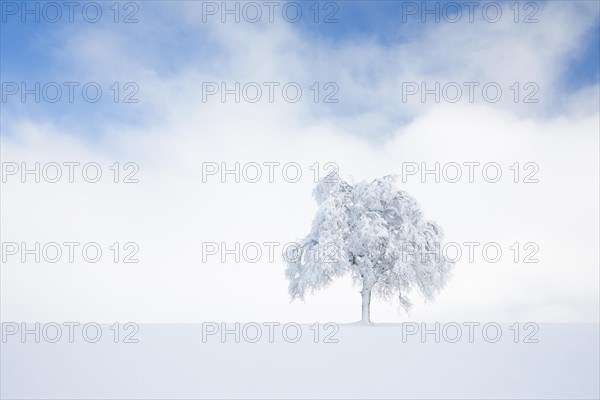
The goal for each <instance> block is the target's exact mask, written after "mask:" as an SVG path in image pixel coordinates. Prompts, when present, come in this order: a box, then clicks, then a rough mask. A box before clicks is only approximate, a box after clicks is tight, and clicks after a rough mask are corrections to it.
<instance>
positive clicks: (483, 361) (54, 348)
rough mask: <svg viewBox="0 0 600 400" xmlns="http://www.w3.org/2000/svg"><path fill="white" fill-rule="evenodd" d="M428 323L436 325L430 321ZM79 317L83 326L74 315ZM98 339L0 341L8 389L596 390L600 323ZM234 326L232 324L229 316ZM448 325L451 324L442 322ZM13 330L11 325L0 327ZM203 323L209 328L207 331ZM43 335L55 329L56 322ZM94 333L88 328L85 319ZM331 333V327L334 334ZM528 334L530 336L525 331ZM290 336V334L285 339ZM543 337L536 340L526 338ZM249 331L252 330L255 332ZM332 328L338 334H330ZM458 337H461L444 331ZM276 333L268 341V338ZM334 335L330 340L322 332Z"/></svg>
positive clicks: (339, 393)
mask: <svg viewBox="0 0 600 400" xmlns="http://www.w3.org/2000/svg"><path fill="white" fill-rule="evenodd" d="M430 327H433V325H430ZM79 328H80V327H79ZM101 328H102V334H103V335H102V337H101V339H100V340H99V341H98V342H97V343H87V342H86V341H85V340H83V336H82V335H81V332H80V331H78V330H74V335H73V338H74V343H69V342H68V331H67V329H66V328H65V330H64V331H63V337H62V338H61V339H60V340H59V341H58V342H57V343H47V342H46V343H43V342H44V340H43V336H42V338H41V342H42V343H35V338H34V335H32V334H30V335H28V336H26V343H21V339H20V337H19V336H18V334H17V335H9V336H6V337H5V338H4V339H5V340H4V342H3V343H2V345H1V348H0V349H1V379H2V381H1V397H2V398H3V399H12V398H27V399H34V398H79V399H82V398H149V399H150V398H181V399H188V398H288V397H289V398H329V397H332V398H553V399H556V398H565V399H574V398H577V399H580V398H598V397H599V383H598V376H599V375H600V371H599V338H600V337H599V326H598V325H597V324H543V325H540V326H539V332H537V333H533V332H534V330H533V328H532V327H529V328H528V329H524V327H523V325H521V326H520V327H519V337H518V338H517V342H518V343H515V328H514V327H513V329H512V330H511V328H510V326H509V324H503V325H501V329H502V336H501V337H500V338H499V339H498V341H497V342H496V343H489V342H488V341H486V339H487V340H489V341H493V340H495V336H496V332H495V330H496V329H495V327H494V326H490V327H489V328H488V330H487V335H486V336H484V334H483V331H482V326H481V325H480V326H475V327H473V331H472V333H473V334H472V335H471V338H472V340H473V343H470V340H469V329H468V327H467V326H465V325H461V330H462V336H461V337H460V338H459V339H458V340H456V339H455V338H456V332H457V331H456V329H455V328H456V326H453V325H441V327H440V343H436V342H435V335H434V334H429V335H427V336H426V337H425V339H426V340H425V343H422V341H421V335H420V334H419V332H417V333H415V334H410V333H412V331H414V330H415V329H419V331H421V327H420V326H418V325H376V326H371V327H363V326H360V325H341V326H340V327H339V328H340V329H339V331H338V332H337V333H334V327H332V326H324V325H320V326H319V329H318V331H319V336H318V338H317V343H315V327H313V329H311V327H310V325H302V326H301V329H302V333H301V337H300V338H299V340H298V341H297V342H296V343H291V341H293V340H294V339H295V337H297V334H296V329H295V326H288V328H287V332H286V333H287V336H285V335H284V333H283V330H282V326H281V325H279V326H273V327H272V329H273V330H272V333H273V335H272V338H271V339H272V340H270V338H269V326H268V325H266V324H264V323H261V324H260V325H259V328H261V331H262V336H261V337H260V338H258V339H255V338H256V332H257V330H256V328H257V326H256V325H244V324H242V325H240V328H239V333H240V343H236V342H235V335H234V334H233V333H231V334H228V335H227V336H226V337H225V343H223V342H222V340H221V336H220V334H219V332H217V333H216V334H212V335H209V334H208V333H209V332H210V331H212V330H214V329H215V328H217V329H219V331H220V330H221V327H220V326H218V325H210V326H209V325H206V324H205V325H201V324H198V325H183V324H182V325H140V327H139V332H138V333H137V334H135V335H134V336H133V338H134V339H138V340H139V342H138V343H122V341H123V340H124V339H125V336H126V334H127V333H128V332H131V330H121V334H120V336H119V338H118V340H119V342H120V343H114V341H113V340H114V330H110V328H109V325H102V327H101ZM227 328H228V329H231V330H232V331H235V329H236V328H235V325H233V324H228V325H227ZM444 328H445V330H444ZM5 330H6V329H5ZM203 333H204V338H203ZM45 334H46V336H47V337H54V331H52V328H51V327H49V328H48V330H47V331H46V333H45ZM88 335H89V336H88V337H90V338H93V337H94V336H95V333H94V331H93V329H90V330H89V331H88ZM327 335H330V336H327ZM528 335H529V336H528ZM286 338H287V340H286ZM536 339H537V340H538V341H539V342H538V343H524V342H525V341H533V340H536ZM248 340H256V343H249V342H248ZM335 340H337V343H335ZM449 340H454V341H456V343H449ZM271 341H272V342H273V343H271ZM325 342H331V343H325Z"/></svg>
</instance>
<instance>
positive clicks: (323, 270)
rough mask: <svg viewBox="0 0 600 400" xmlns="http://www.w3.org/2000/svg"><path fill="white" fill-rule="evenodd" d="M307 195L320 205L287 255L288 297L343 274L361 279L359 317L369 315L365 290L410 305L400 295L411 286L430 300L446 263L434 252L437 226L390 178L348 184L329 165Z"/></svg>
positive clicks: (439, 235) (446, 272) (446, 275)
mask: <svg viewBox="0 0 600 400" xmlns="http://www.w3.org/2000/svg"><path fill="white" fill-rule="evenodd" d="M314 197H315V199H316V200H317V204H318V206H319V208H318V211H317V214H316V216H315V219H314V221H313V224H312V228H311V231H310V233H309V234H308V236H306V238H304V239H303V240H302V241H301V242H300V244H299V246H298V251H297V253H296V254H295V256H294V257H288V265H287V269H286V276H287V278H288V279H289V282H290V285H289V292H290V295H291V297H292V299H295V298H300V299H303V298H304V295H305V292H306V290H307V289H308V290H309V291H314V290H316V289H321V288H324V287H326V286H327V285H329V284H330V283H331V282H332V280H333V279H334V278H335V277H339V276H342V275H345V274H350V275H351V276H352V278H353V280H354V281H355V282H357V283H360V284H362V291H361V293H362V296H363V310H362V311H363V312H362V320H363V322H369V306H370V300H371V294H372V293H375V295H377V296H379V297H382V298H385V299H393V298H396V299H398V300H399V304H400V306H401V307H402V308H404V309H405V310H409V309H410V307H411V302H410V300H409V299H408V297H406V296H407V295H408V294H410V293H411V292H412V291H413V290H414V289H415V288H418V290H419V291H420V292H421V293H422V294H423V295H424V297H425V298H426V299H428V300H432V299H433V298H434V296H435V294H436V293H437V292H439V291H440V290H441V289H442V288H443V287H444V285H445V284H446V281H447V279H448V278H449V275H450V271H451V268H452V263H451V262H449V261H448V260H446V259H445V258H444V256H443V255H442V254H441V251H440V249H441V247H442V239H443V233H442V230H441V229H440V228H439V227H438V226H437V225H436V224H435V223H433V222H431V221H427V220H425V219H424V218H423V215H422V213H421V210H420V209H419V206H418V204H417V203H416V201H415V200H414V199H413V198H412V197H410V196H409V195H408V194H407V193H406V192H403V191H401V190H398V189H397V188H396V186H395V184H394V177H392V176H385V177H383V178H381V179H376V180H374V181H373V182H371V183H364V182H363V183H359V184H356V185H354V186H351V185H349V184H348V183H346V182H344V181H342V180H341V179H340V177H339V176H338V174H337V173H336V172H333V173H330V174H329V175H328V176H327V177H325V178H323V179H322V180H321V181H320V182H319V183H318V184H317V186H316V188H315V190H314Z"/></svg>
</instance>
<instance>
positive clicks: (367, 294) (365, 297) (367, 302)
mask: <svg viewBox="0 0 600 400" xmlns="http://www.w3.org/2000/svg"><path fill="white" fill-rule="evenodd" d="M361 294H362V323H363V324H370V323H371V318H370V314H371V310H370V307H371V287H369V286H367V284H366V282H363V289H362V291H361Z"/></svg>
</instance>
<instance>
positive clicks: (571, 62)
mask: <svg viewBox="0 0 600 400" xmlns="http://www.w3.org/2000/svg"><path fill="white" fill-rule="evenodd" d="M157 3H162V4H167V3H166V2H148V3H140V4H141V7H140V11H139V12H138V13H137V14H136V16H138V17H139V18H141V20H140V23H139V25H138V24H130V25H128V26H127V25H124V24H120V25H119V26H116V25H115V24H114V23H112V21H111V17H112V14H111V10H109V9H108V7H109V5H110V4H112V3H109V2H102V3H101V4H103V6H104V9H103V10H104V11H103V18H102V19H101V20H100V22H99V23H96V24H89V23H85V22H84V21H82V20H81V16H80V15H78V14H76V22H74V23H69V22H68V21H66V18H62V19H61V21H60V22H58V23H50V22H44V21H43V19H42V22H40V23H35V22H34V20H33V17H32V16H28V17H27V22H26V23H22V22H21V21H20V20H19V19H18V17H16V16H13V15H8V16H6V15H5V16H4V17H5V18H6V19H7V22H6V23H3V24H2V27H1V35H0V46H1V55H2V65H1V69H0V72H1V74H2V80H3V81H26V82H32V81H36V80H39V81H42V82H47V81H52V80H55V81H61V80H62V81H65V80H84V78H85V71H82V70H81V69H80V68H79V66H78V65H73V64H72V63H71V62H70V61H72V59H66V58H63V56H62V55H61V51H62V49H63V46H64V45H65V41H66V40H67V39H68V38H69V37H73V36H74V35H79V34H81V33H85V32H86V31H89V30H97V29H102V30H109V31H110V30H113V29H127V30H130V31H135V30H139V31H140V32H141V33H140V35H144V33H142V32H143V25H144V22H145V20H144V18H146V17H147V19H146V21H147V20H150V19H151V20H155V19H156V18H157V15H156V13H155V12H154V10H155V5H156V4H157ZM446 3H447V2H446ZM122 4H123V3H122ZM296 4H297V3H296ZM300 4H301V5H302V7H303V8H302V9H303V17H302V18H301V19H300V21H299V22H297V23H295V24H290V25H291V26H292V27H293V29H297V30H298V32H300V34H301V35H304V36H305V37H306V40H308V41H315V43H318V42H326V43H330V44H331V46H334V47H335V46H343V45H344V44H348V43H352V42H354V41H357V40H359V41H360V40H373V41H374V42H375V43H377V44H379V45H381V46H383V47H384V48H385V47H388V46H389V47H393V46H397V45H399V44H402V43H408V42H410V41H411V40H413V39H414V38H418V37H420V36H422V35H424V34H426V33H427V31H428V30H431V29H432V28H433V27H435V26H436V25H438V24H434V23H432V22H433V21H432V19H433V18H434V17H432V16H431V15H430V16H426V18H428V20H427V21H428V22H426V23H422V22H421V21H420V17H421V16H420V14H419V13H416V14H415V15H412V14H411V15H409V16H407V17H406V18H407V21H406V22H402V20H403V17H404V15H403V5H402V3H401V2H396V1H380V2H374V1H337V2H321V3H320V6H319V13H320V14H319V16H318V18H319V20H320V22H319V23H315V21H314V20H313V18H315V6H314V3H313V2H300ZM430 4H435V3H434V2H431V3H430ZM440 4H441V5H440V7H442V8H443V7H444V4H445V3H444V2H442V3H440ZM521 4H526V2H522V3H521ZM537 4H541V8H540V11H539V12H538V13H537V14H536V17H539V19H540V22H539V24H545V23H549V22H545V21H544V18H543V17H544V7H545V6H546V4H545V2H539V3H537ZM65 12H66V11H65ZM466 12H467V11H466V9H464V13H465V15H464V16H463V18H461V20H460V21H459V23H458V24H457V25H462V28H464V29H471V26H472V27H474V28H477V25H479V27H481V24H482V22H481V15H480V14H478V13H477V12H475V17H479V19H480V20H479V22H477V21H476V22H475V23H474V24H469V23H468V22H465V21H466ZM504 12H505V13H506V14H505V15H504V16H503V18H504V17H506V18H512V14H510V11H509V10H507V9H505V10H504ZM522 12H523V11H522ZM523 13H524V12H523ZM276 15H277V14H276ZM77 17H79V18H78V19H77ZM326 17H329V20H331V21H333V20H337V22H332V23H323V22H322V21H323V20H324V19H326ZM521 17H522V15H521ZM211 18H213V17H211ZM280 20H281V18H280ZM441 23H442V24H443V23H444V21H443V19H442V21H441ZM199 24H202V22H199ZM210 24H213V25H214V23H213V20H209V22H208V23H207V25H210ZM242 24H244V22H243V20H242ZM177 25H178V21H177V19H175V18H174V19H172V21H171V22H170V23H163V28H167V29H168V30H170V31H171V32H166V33H167V35H165V36H164V40H162V35H160V34H159V35H155V36H154V37H153V38H152V39H151V40H152V41H153V43H152V45H151V46H154V47H155V48H159V47H160V54H161V57H163V59H162V60H160V61H159V60H156V59H155V61H158V62H156V63H155V64H156V65H154V68H155V69H156V70H157V71H159V73H166V74H168V73H169V71H171V72H173V71H176V70H177V69H178V67H184V66H186V65H190V64H192V63H193V62H194V59H195V57H194V54H196V55H197V54H205V55H206V56H208V57H214V55H215V53H218V52H219V49H218V48H216V47H215V44H214V43H211V41H209V40H206V39H205V38H201V37H198V36H197V35H195V34H194V31H193V30H190V31H188V32H186V27H185V26H177ZM447 25H451V24H447ZM469 25H470V26H469ZM487 25H489V24H487ZM486 28H487V27H485V26H484V29H486ZM490 28H492V27H491V26H490ZM532 28H533V29H535V28H536V27H532ZM123 32H126V31H123ZM175 33H176V35H177V40H174V37H175V36H172V35H173V34H175ZM161 40H162V42H161ZM449 45H453V44H449ZM547 45H548V44H546V43H545V44H542V43H540V46H547ZM599 49H600V25H599V21H598V18H597V17H596V23H595V25H594V26H593V27H591V28H590V29H589V30H588V31H587V32H586V33H585V35H583V37H582V42H581V43H580V46H579V48H578V49H577V50H576V51H575V52H572V53H571V54H569V55H568V57H567V58H566V59H565V67H564V70H563V72H562V76H561V79H560V80H559V81H558V82H556V84H557V85H560V87H561V90H563V91H566V92H570V91H575V90H578V89H580V88H582V87H584V86H589V85H594V84H597V83H598V82H599V79H600V78H599V70H600V53H599V52H600V50H599ZM132 51H135V50H132ZM422 51H423V52H428V51H430V50H428V49H427V48H423V49H422ZM506 56H507V57H510V54H507V55H506ZM166 59H168V62H166V61H165V60H166ZM438 67H443V65H440V66H435V65H432V66H430V68H438ZM373 74H375V75H376V72H375V71H373ZM373 78H374V79H376V76H374V77H373ZM3 106H4V107H7V106H8V104H3ZM86 106H87V105H86V104H75V105H68V104H65V103H64V101H60V102H59V103H57V104H48V103H45V104H40V105H28V107H27V111H26V112H27V113H28V115H30V116H34V115H38V116H40V117H43V116H46V117H47V116H48V115H49V114H48V113H51V114H53V115H55V117H57V115H56V114H57V113H58V112H60V114H61V115H62V117H63V118H67V117H68V116H69V115H72V114H73V113H75V114H77V113H79V112H81V111H83V110H85V112H86V113H91V115H92V116H94V115H96V116H98V117H99V118H100V117H101V116H102V115H106V114H105V113H106V112H107V110H110V112H111V113H116V114H118V115H119V118H123V119H124V120H127V119H129V120H130V122H136V121H137V120H136V117H135V115H136V113H128V112H127V111H131V110H133V109H135V106H133V105H132V106H131V107H129V109H128V110H124V109H123V108H121V107H113V105H111V104H104V105H103V106H101V107H99V106H98V105H94V106H93V107H86ZM347 106H348V107H347V108H343V107H338V109H337V110H338V111H339V112H342V113H343V112H345V111H344V110H347V111H351V112H353V113H354V112H357V111H358V112H360V111H361V110H363V111H364V108H361V107H358V108H357V107H355V106H352V105H351V104H347ZM58 118H59V119H60V117H58ZM401 120H402V119H401ZM137 122H139V121H137Z"/></svg>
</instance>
